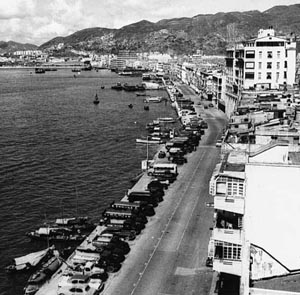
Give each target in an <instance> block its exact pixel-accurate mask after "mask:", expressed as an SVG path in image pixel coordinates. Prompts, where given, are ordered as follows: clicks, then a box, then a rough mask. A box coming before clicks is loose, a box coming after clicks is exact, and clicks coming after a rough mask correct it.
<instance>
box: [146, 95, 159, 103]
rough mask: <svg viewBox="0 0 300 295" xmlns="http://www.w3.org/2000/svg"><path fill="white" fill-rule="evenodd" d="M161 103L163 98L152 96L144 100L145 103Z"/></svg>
mask: <svg viewBox="0 0 300 295" xmlns="http://www.w3.org/2000/svg"><path fill="white" fill-rule="evenodd" d="M161 101H162V97H161V96H150V97H146V98H145V99H144V102H161Z"/></svg>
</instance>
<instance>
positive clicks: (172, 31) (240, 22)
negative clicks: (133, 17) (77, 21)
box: [40, 4, 300, 54]
mask: <svg viewBox="0 0 300 295" xmlns="http://www.w3.org/2000/svg"><path fill="white" fill-rule="evenodd" d="M299 15H300V4H295V5H289V6H275V7H273V8H271V9H269V10H267V11H264V12H260V11H257V10H254V11H246V12H237V11H234V12H228V13H223V12H220V13H217V14H207V15H203V14H199V15H196V16H194V17H191V18H187V17H182V18H174V19H164V20H160V21H158V22H156V23H152V22H149V21H146V20H142V21H140V22H137V23H134V24H130V25H128V26H124V27H122V28H120V29H108V28H89V29H84V30H81V31H78V32H76V33H74V34H72V35H69V36H67V37H57V38H54V39H52V40H50V41H48V42H46V43H45V44H43V45H41V46H40V48H41V49H47V48H51V47H53V46H55V45H57V44H58V43H64V48H63V50H66V48H68V49H76V50H93V51H95V52H98V53H111V52H113V53H114V52H118V50H120V49H131V50H136V51H138V52H144V51H150V50H151V51H159V52H163V53H169V54H173V53H176V54H190V53H194V52H196V50H197V49H202V50H203V51H204V53H205V54H223V53H224V52H225V46H226V43H227V40H228V30H227V28H228V26H234V28H235V32H236V34H235V35H236V37H237V39H238V40H243V39H248V38H251V37H255V36H256V35H257V31H258V30H259V29H260V28H268V27H269V26H273V28H274V29H275V30H276V32H277V33H278V34H280V35H282V34H289V33H290V32H295V33H296V35H299V34H300V18H299Z"/></svg>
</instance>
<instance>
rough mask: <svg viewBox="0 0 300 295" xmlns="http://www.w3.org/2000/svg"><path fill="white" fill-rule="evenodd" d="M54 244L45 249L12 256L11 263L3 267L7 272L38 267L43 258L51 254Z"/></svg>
mask: <svg viewBox="0 0 300 295" xmlns="http://www.w3.org/2000/svg"><path fill="white" fill-rule="evenodd" d="M53 250H54V246H51V247H49V248H47V249H44V250H40V251H37V252H33V253H30V254H27V255H24V256H20V257H17V258H14V261H13V264H10V265H8V266H7V267H5V271H6V272H8V273H12V272H16V271H27V270H31V269H33V268H36V267H38V266H39V265H40V264H41V263H42V262H44V261H45V259H47V258H49V257H50V256H52V255H53Z"/></svg>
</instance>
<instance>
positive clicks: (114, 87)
mask: <svg viewBox="0 0 300 295" xmlns="http://www.w3.org/2000/svg"><path fill="white" fill-rule="evenodd" d="M111 89H114V90H123V86H122V85H121V83H120V82H118V83H117V84H116V85H114V86H111Z"/></svg>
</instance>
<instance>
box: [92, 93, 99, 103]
mask: <svg viewBox="0 0 300 295" xmlns="http://www.w3.org/2000/svg"><path fill="white" fill-rule="evenodd" d="M93 103H94V104H99V98H98V95H97V93H96V95H95V99H94V101H93Z"/></svg>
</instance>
